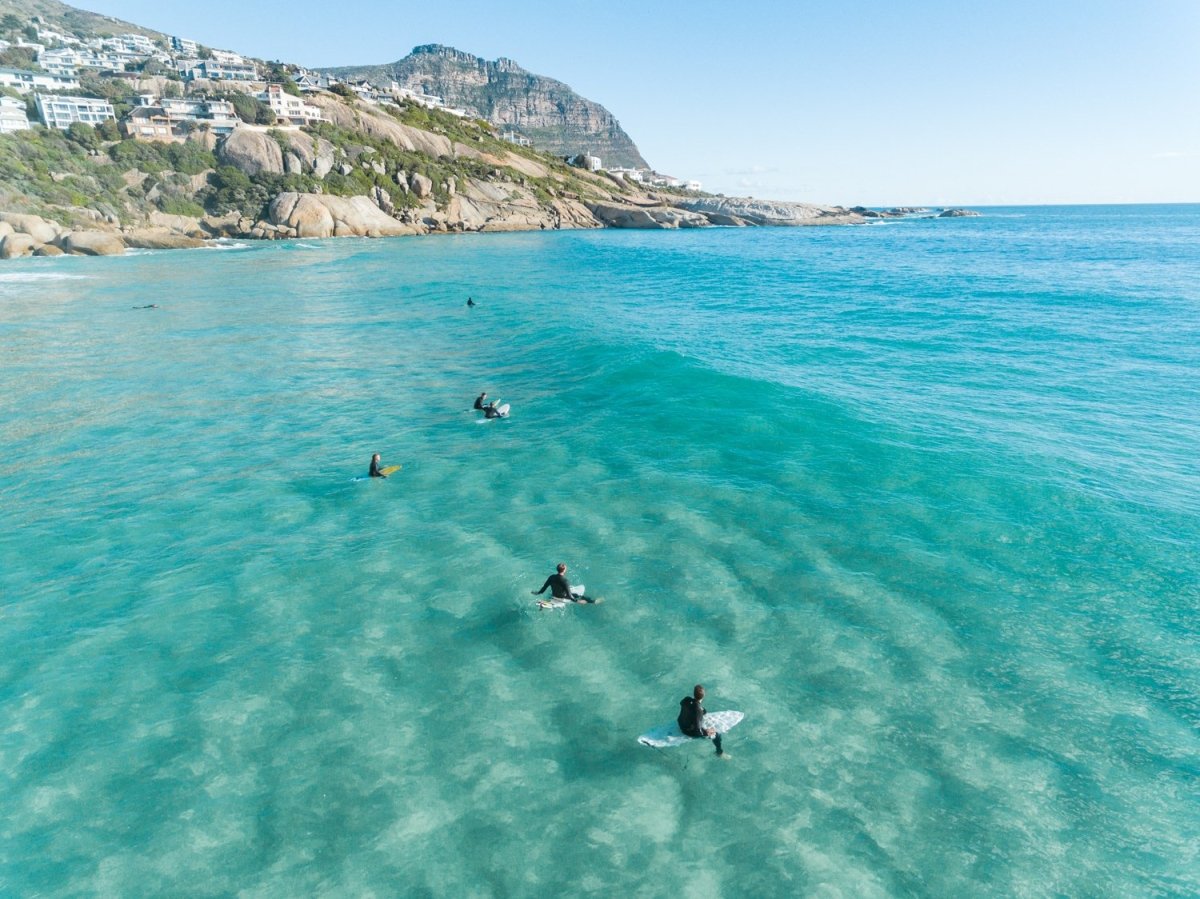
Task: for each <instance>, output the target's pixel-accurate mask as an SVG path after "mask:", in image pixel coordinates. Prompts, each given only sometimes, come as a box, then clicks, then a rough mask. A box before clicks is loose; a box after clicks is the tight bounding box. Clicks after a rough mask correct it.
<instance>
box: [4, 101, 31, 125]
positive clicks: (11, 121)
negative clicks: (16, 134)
mask: <svg viewBox="0 0 1200 899" xmlns="http://www.w3.org/2000/svg"><path fill="white" fill-rule="evenodd" d="M28 130H29V116H27V115H26V114H25V102H24V101H23V100H18V99H16V98H15V97H0V134H10V133H12V132H13V131H28Z"/></svg>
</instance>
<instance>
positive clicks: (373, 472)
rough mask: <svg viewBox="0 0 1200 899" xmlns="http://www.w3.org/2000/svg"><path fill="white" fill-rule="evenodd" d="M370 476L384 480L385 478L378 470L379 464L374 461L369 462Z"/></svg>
mask: <svg viewBox="0 0 1200 899" xmlns="http://www.w3.org/2000/svg"><path fill="white" fill-rule="evenodd" d="M370 475H371V477H373V478H386V477H387V475H385V474H384V473H383V472H382V471H380V470H379V463H378V462H376V461H375V460H374V459H372V460H371V471H370Z"/></svg>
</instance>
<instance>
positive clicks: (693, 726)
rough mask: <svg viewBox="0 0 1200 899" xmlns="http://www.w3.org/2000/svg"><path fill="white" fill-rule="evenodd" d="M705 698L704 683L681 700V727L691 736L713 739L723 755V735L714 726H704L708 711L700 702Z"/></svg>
mask: <svg viewBox="0 0 1200 899" xmlns="http://www.w3.org/2000/svg"><path fill="white" fill-rule="evenodd" d="M703 699H704V685H703V684H696V687H695V689H693V690H692V695H691V696H685V697H683V699H681V700H679V729H680V730H681V731H683V732H684V733H685V734H687V735H688V736H689V737H704V738H705V739H711V740H712V741H713V745H714V746H716V747H717V755H723V754H724V752H725V750H724V749H722V748H721V735H720V734H719V733H717V732H716V730H715V729H714V728H711V727H705V726H704V716H705V715H706V714H707V713H706V712H705V711H704V706H702V705H701V704H700V702H701V700H703Z"/></svg>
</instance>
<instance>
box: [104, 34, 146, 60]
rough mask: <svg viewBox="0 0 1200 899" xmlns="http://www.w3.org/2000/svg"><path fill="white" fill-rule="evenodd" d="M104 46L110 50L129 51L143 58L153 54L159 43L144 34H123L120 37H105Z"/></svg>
mask: <svg viewBox="0 0 1200 899" xmlns="http://www.w3.org/2000/svg"><path fill="white" fill-rule="evenodd" d="M103 46H104V47H105V49H108V50H116V51H117V52H118V53H129V54H131V55H134V56H139V57H141V58H143V59H144V58H145V57H147V56H151V55H152V54H153V53H154V52H155V51H156V50H157V49H158V45H157V44H155V43H154V41H152V40H150V38H148V37H146V35H144V34H122V35H120V36H118V37H109V38H105V39H104V42H103Z"/></svg>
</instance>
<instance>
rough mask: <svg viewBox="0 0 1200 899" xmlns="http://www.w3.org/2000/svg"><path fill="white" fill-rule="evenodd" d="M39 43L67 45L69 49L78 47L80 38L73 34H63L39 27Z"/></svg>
mask: <svg viewBox="0 0 1200 899" xmlns="http://www.w3.org/2000/svg"><path fill="white" fill-rule="evenodd" d="M37 36H38V42H39V43H43V44H66V45H67V46H69V47H74V46H78V45H79V43H80V41H79V38H77V37H75V35H73V34H63V33H62V32H61V31H52V30H51V29H49V28H42V27H40V26H39V27H38V30H37Z"/></svg>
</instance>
